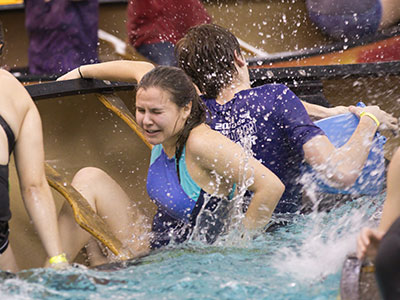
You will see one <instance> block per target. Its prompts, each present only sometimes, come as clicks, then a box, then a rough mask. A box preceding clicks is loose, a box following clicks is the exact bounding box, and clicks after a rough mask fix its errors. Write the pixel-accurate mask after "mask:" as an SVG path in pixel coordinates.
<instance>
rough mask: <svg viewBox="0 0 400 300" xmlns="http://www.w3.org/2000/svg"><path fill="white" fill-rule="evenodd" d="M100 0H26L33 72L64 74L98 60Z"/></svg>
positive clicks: (30, 67)
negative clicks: (47, 0)
mask: <svg viewBox="0 0 400 300" xmlns="http://www.w3.org/2000/svg"><path fill="white" fill-rule="evenodd" d="M98 15H99V5H98V0H80V1H71V0H51V1H49V2H45V1H44V0H25V26H26V29H27V32H28V36H29V50H28V51H29V53H28V56H29V71H30V73H32V74H38V75H40V74H48V75H52V74H63V73H66V72H67V71H70V70H72V69H74V68H76V67H78V66H80V65H82V64H89V63H95V62H98V56H97V43H98V37H97V30H98Z"/></svg>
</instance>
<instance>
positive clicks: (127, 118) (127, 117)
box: [97, 94, 153, 149]
mask: <svg viewBox="0 0 400 300" xmlns="http://www.w3.org/2000/svg"><path fill="white" fill-rule="evenodd" d="M97 98H98V99H99V100H100V101H101V103H103V104H104V105H105V106H106V107H107V108H108V109H110V110H111V111H113V112H114V113H115V114H116V115H117V116H118V117H120V118H121V119H122V120H123V121H124V122H125V123H126V124H127V125H128V126H129V127H130V128H131V129H132V130H133V131H134V132H135V133H136V134H137V135H138V137H139V138H140V139H141V140H142V141H143V143H145V144H146V145H147V147H149V149H151V148H152V147H153V146H152V145H151V144H150V143H149V142H148V141H147V140H146V138H145V137H144V136H143V133H142V132H141V130H140V127H139V125H138V124H137V123H136V121H135V119H134V117H133V115H132V113H131V112H130V111H129V109H128V108H127V107H126V105H125V103H124V101H122V99H121V98H119V97H118V96H117V95H115V94H107V95H104V94H98V95H97Z"/></svg>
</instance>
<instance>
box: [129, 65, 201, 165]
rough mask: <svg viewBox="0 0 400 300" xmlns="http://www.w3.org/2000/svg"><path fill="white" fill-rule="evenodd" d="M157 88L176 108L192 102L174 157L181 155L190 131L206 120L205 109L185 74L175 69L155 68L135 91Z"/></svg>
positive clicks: (145, 76) (166, 67) (144, 77)
mask: <svg viewBox="0 0 400 300" xmlns="http://www.w3.org/2000/svg"><path fill="white" fill-rule="evenodd" d="M150 87H157V88H160V89H162V90H164V91H167V92H168V93H169V94H170V95H171V99H170V100H171V101H172V102H174V103H175V104H176V105H177V106H178V107H185V106H186V105H188V104H189V103H190V102H192V110H191V111H190V115H189V117H188V119H187V120H186V123H185V126H184V127H183V129H182V131H181V132H180V133H179V136H178V141H177V144H176V157H177V160H178V161H179V158H180V156H181V154H182V151H183V147H184V146H185V143H186V141H187V139H188V137H189V134H190V131H191V130H192V129H193V128H195V127H197V126H198V125H200V124H202V123H204V122H205V120H206V113H207V110H206V107H205V105H204V103H203V101H202V100H201V98H200V97H199V95H198V94H197V91H196V89H195V87H194V85H193V83H192V81H191V80H190V78H189V77H188V76H187V75H186V74H185V72H184V71H183V70H181V69H179V68H176V67H169V66H157V67H155V68H154V69H152V70H151V71H150V72H148V73H146V74H145V75H144V76H143V78H142V80H140V82H139V84H138V86H137V90H139V89H148V88H150Z"/></svg>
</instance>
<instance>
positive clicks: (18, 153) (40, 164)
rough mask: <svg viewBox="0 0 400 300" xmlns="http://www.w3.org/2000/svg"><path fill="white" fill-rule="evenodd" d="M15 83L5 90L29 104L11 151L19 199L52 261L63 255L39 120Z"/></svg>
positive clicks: (11, 83) (27, 98)
mask: <svg viewBox="0 0 400 300" xmlns="http://www.w3.org/2000/svg"><path fill="white" fill-rule="evenodd" d="M14 80H15V82H14V81H10V84H9V86H8V88H10V89H12V90H13V93H14V96H15V100H16V101H20V102H21V103H25V104H26V103H27V102H28V108H27V111H26V114H25V117H24V120H23V124H22V125H21V128H20V131H19V134H18V138H17V142H16V145H15V150H14V156H15V163H16V168H17V174H18V178H19V182H20V188H21V195H22V199H23V201H24V204H25V207H26V210H27V212H28V214H29V216H30V218H31V219H32V221H33V224H34V226H35V228H36V230H37V232H38V234H39V236H40V239H41V241H42V243H43V246H44V248H45V250H46V252H47V255H48V256H49V257H55V256H58V255H60V254H62V253H63V251H62V247H61V240H60V236H59V231H58V225H57V213H56V208H55V204H54V200H53V196H52V194H51V191H50V187H49V185H48V183H47V180H46V176H45V171H44V149H43V135H42V124H41V119H40V116H39V112H38V111H37V108H36V106H35V105H34V103H33V101H32V100H31V99H30V96H29V94H28V93H27V91H26V90H25V88H24V87H23V86H22V85H20V83H19V82H17V80H16V79H14ZM11 87H12V88H11ZM64 265H65V263H57V264H54V265H53V266H54V267H61V266H64Z"/></svg>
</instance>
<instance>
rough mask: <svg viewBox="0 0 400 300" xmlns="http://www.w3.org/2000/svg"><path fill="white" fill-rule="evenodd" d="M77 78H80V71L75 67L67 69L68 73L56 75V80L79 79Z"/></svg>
mask: <svg viewBox="0 0 400 300" xmlns="http://www.w3.org/2000/svg"><path fill="white" fill-rule="evenodd" d="M79 78H82V77H81V73H79V68H76V69H73V70H72V71H69V72H68V73H65V74H64V75H62V76H60V77H58V78H57V81H61V80H71V79H79Z"/></svg>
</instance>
